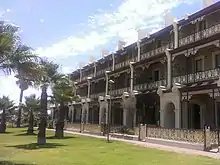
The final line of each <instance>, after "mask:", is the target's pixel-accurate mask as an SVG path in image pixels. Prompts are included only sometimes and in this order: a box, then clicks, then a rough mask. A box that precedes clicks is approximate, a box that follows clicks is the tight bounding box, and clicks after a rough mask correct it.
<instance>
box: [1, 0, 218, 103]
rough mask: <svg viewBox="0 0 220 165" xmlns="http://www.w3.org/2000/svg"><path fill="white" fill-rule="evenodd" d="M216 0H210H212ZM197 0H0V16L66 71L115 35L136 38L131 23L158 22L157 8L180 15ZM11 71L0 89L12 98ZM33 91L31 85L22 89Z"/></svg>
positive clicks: (15, 92)
mask: <svg viewBox="0 0 220 165" xmlns="http://www.w3.org/2000/svg"><path fill="white" fill-rule="evenodd" d="M215 1H216V0H215ZM202 3H203V0H104V1H101V0H93V1H89V0H80V1H78V0H62V1H60V0H3V1H2V2H1V7H0V19H1V20H5V21H8V22H9V23H13V24H16V25H18V26H19V27H20V32H19V33H20V36H21V38H22V40H23V41H24V43H26V44H28V45H30V46H32V47H33V48H34V49H35V51H36V52H37V53H38V54H39V55H41V56H46V57H48V58H50V59H51V60H54V61H55V62H57V63H58V64H60V65H61V66H62V71H63V72H65V73H67V72H70V71H72V70H74V69H75V68H77V67H78V66H79V63H80V62H84V63H88V62H89V58H90V56H91V55H92V56H94V57H95V58H96V59H97V58H100V57H101V53H100V52H101V50H102V49H108V50H109V51H110V52H111V51H114V50H115V48H116V46H117V41H118V40H119V39H121V40H124V41H126V42H127V44H130V43H133V42H135V41H136V40H137V32H136V30H135V29H136V28H143V27H148V31H149V33H152V32H154V31H157V30H158V29H161V28H163V27H164V20H163V14H164V12H165V11H167V10H170V11H171V13H172V14H173V15H174V16H175V17H176V18H177V19H180V18H182V17H184V16H185V15H186V14H190V13H193V12H195V11H198V10H200V9H202ZM15 81H16V79H15V78H14V77H13V75H12V76H7V77H3V76H1V77H0V95H1V94H5V95H9V96H10V97H11V98H12V99H14V100H15V101H16V102H17V100H18V97H19V89H18V87H16V85H15ZM33 92H34V93H36V94H37V95H39V91H37V90H36V89H29V90H27V91H25V95H29V94H30V93H33Z"/></svg>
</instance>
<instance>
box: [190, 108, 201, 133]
mask: <svg viewBox="0 0 220 165" xmlns="http://www.w3.org/2000/svg"><path fill="white" fill-rule="evenodd" d="M200 110H201V109H200V106H199V105H198V104H192V106H191V109H190V112H189V115H190V128H192V129H201V113H200V112H201V111H200Z"/></svg>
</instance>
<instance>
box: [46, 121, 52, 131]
mask: <svg viewBox="0 0 220 165" xmlns="http://www.w3.org/2000/svg"><path fill="white" fill-rule="evenodd" d="M47 127H48V128H49V129H53V121H52V120H50V121H48V122H47Z"/></svg>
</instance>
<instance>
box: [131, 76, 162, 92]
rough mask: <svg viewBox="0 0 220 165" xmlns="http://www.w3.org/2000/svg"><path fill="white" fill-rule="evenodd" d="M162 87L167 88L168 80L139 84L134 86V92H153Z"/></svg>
mask: <svg viewBox="0 0 220 165" xmlns="http://www.w3.org/2000/svg"><path fill="white" fill-rule="evenodd" d="M160 86H166V80H165V79H163V80H160V81H154V82H151V83H145V84H138V85H135V86H134V90H137V91H142V90H153V89H158V88H159V87H160Z"/></svg>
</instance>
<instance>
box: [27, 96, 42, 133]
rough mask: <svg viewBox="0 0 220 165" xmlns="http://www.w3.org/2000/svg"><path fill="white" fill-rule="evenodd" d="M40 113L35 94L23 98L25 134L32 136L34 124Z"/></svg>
mask: <svg viewBox="0 0 220 165" xmlns="http://www.w3.org/2000/svg"><path fill="white" fill-rule="evenodd" d="M39 111H40V99H39V98H36V95H35V94H32V95H29V96H27V97H25V104H24V115H25V116H27V117H28V119H27V120H28V129H27V134H29V135H32V134H34V122H36V119H37V116H38V114H39Z"/></svg>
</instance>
